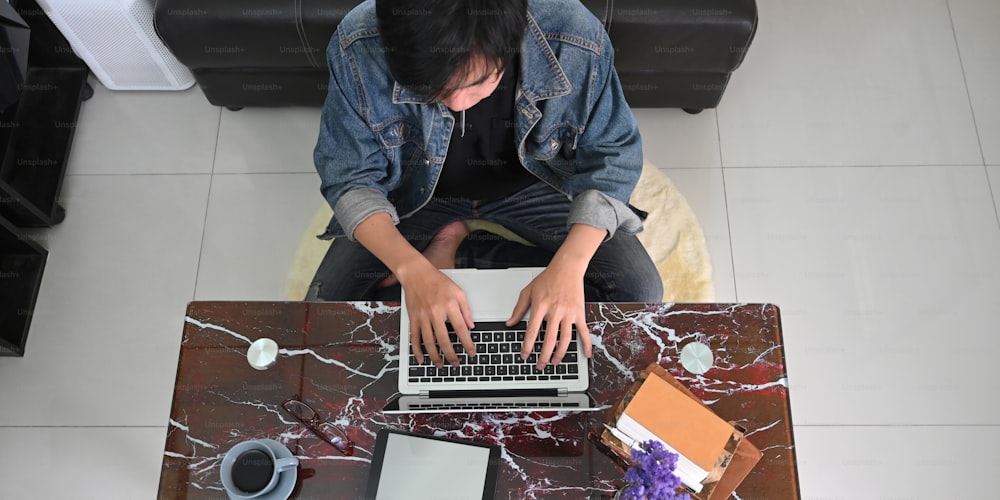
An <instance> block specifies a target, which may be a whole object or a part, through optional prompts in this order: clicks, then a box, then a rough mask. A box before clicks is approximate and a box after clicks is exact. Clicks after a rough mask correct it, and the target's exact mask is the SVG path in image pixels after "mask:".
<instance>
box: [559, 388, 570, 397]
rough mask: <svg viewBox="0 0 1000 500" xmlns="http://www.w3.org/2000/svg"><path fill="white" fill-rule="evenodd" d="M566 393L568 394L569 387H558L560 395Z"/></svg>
mask: <svg viewBox="0 0 1000 500" xmlns="http://www.w3.org/2000/svg"><path fill="white" fill-rule="evenodd" d="M567 394H569V389H566V388H565V387H560V388H559V395H560V396H565V395H567Z"/></svg>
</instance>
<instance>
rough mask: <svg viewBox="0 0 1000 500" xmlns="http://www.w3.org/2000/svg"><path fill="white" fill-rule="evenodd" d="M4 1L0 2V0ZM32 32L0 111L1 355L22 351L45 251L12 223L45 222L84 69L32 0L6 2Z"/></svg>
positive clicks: (84, 92)
mask: <svg viewBox="0 0 1000 500" xmlns="http://www.w3.org/2000/svg"><path fill="white" fill-rule="evenodd" d="M3 1H6V0H0V2H3ZM10 4H11V5H12V6H13V7H14V8H15V10H17V12H18V13H19V14H20V16H21V17H22V18H23V19H24V21H25V23H27V25H28V26H29V27H30V29H31V35H30V41H29V52H28V72H27V75H26V78H25V81H24V83H23V84H22V86H21V92H20V95H19V98H18V101H17V102H16V103H14V104H12V105H11V106H9V107H8V108H7V109H5V110H4V111H3V113H0V356H24V346H25V344H26V342H27V340H28V329H29V328H30V327H31V319H32V316H33V315H34V309H35V301H36V300H37V298H38V291H39V287H40V286H41V281H42V272H43V271H44V269H45V262H46V259H47V258H48V252H47V251H46V250H45V249H44V248H42V247H41V246H40V245H38V244H37V243H36V242H34V241H32V240H31V238H29V237H27V236H26V235H25V234H26V233H24V232H23V231H19V230H18V229H17V228H16V227H51V226H53V225H55V224H59V223H60V222H62V220H63V218H64V217H65V214H66V211H65V210H64V209H63V207H62V206H61V205H60V204H59V193H60V192H61V190H62V184H63V178H64V176H65V174H66V164H67V161H68V160H69V155H70V147H71V146H72V143H73V136H74V135H75V133H76V123H77V118H78V117H79V113H80V103H81V102H82V101H84V100H86V99H88V98H90V96H91V95H93V92H94V90H93V88H91V87H90V85H89V84H88V83H87V77H88V76H89V75H90V70H89V69H88V68H87V66H86V64H84V63H83V61H81V60H80V58H78V57H76V55H75V54H74V52H73V49H72V48H71V47H70V45H69V43H68V42H67V41H66V39H65V38H64V37H63V36H62V33H60V32H59V30H58V29H56V27H55V25H53V24H52V22H51V21H50V20H49V18H48V17H47V16H46V15H45V13H44V12H43V11H42V9H41V8H39V6H38V4H37V3H36V2H35V0H11V2H10Z"/></svg>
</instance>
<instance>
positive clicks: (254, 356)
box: [247, 339, 278, 370]
mask: <svg viewBox="0 0 1000 500" xmlns="http://www.w3.org/2000/svg"><path fill="white" fill-rule="evenodd" d="M277 361H278V344H277V343H276V342H275V341H273V340H271V339H257V340H256V341H254V343H252V344H250V349H247V362H249V363H250V366H252V367H254V369H257V370H266V369H268V368H270V367H272V366H274V363H276V362H277Z"/></svg>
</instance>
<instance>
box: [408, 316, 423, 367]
mask: <svg viewBox="0 0 1000 500" xmlns="http://www.w3.org/2000/svg"><path fill="white" fill-rule="evenodd" d="M413 328H414V325H412V324H411V325H410V352H412V353H413V357H415V358H417V364H420V365H422V364H424V353H423V351H422V350H421V349H420V344H421V339H420V332H419V331H418V330H414V329H413Z"/></svg>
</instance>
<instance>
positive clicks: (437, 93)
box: [375, 0, 528, 99]
mask: <svg viewBox="0 0 1000 500" xmlns="http://www.w3.org/2000/svg"><path fill="white" fill-rule="evenodd" d="M375 14H376V16H377V17H378V28H379V33H380V35H381V37H382V45H383V47H384V49H385V59H386V63H387V64H388V65H389V71H390V72H391V73H392V76H393V78H395V79H396V81H397V82H399V84H400V85H403V86H404V87H407V88H409V89H410V90H413V91H415V92H418V93H420V94H423V95H425V96H427V97H429V98H433V99H442V98H444V97H446V96H447V95H448V94H449V93H451V92H453V91H455V90H456V89H455V88H452V86H454V84H455V83H454V82H459V83H461V82H465V81H467V79H469V78H470V77H472V75H471V74H470V73H471V72H472V71H475V70H476V68H475V67H473V65H471V64H469V63H470V61H473V60H475V59H478V58H482V60H483V61H484V62H485V63H486V64H485V65H484V66H483V71H484V73H483V74H482V75H476V81H483V80H485V79H487V78H488V77H490V76H492V75H495V74H496V73H498V72H500V71H503V70H504V69H505V68H506V67H507V66H508V65H509V64H510V63H511V61H513V60H514V57H515V56H516V54H517V53H518V52H519V51H520V47H521V40H522V39H523V38H524V33H525V30H526V29H527V25H528V0H420V1H415V0H376V1H375Z"/></svg>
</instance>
